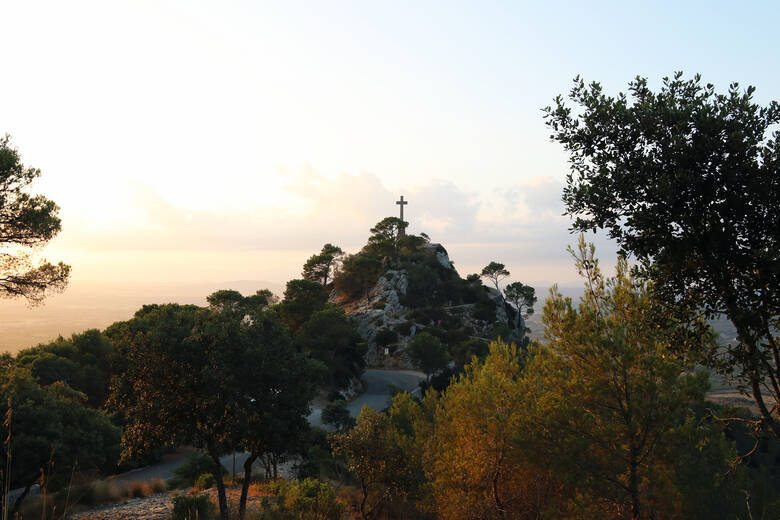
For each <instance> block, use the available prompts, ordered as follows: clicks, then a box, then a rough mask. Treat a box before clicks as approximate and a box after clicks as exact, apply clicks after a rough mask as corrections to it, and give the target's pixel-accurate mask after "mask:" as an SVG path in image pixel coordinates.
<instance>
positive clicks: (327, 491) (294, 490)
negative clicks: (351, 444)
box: [263, 478, 345, 520]
mask: <svg viewBox="0 0 780 520" xmlns="http://www.w3.org/2000/svg"><path fill="white" fill-rule="evenodd" d="M275 487H276V489H275V490H274V491H275V492H276V495H277V497H278V499H279V500H278V502H277V504H276V505H273V506H271V505H269V506H268V507H267V508H266V511H265V514H264V515H263V518H269V519H274V520H315V519H316V520H339V519H340V518H341V516H342V515H343V514H344V509H345V508H344V504H342V503H341V502H340V501H339V499H338V497H337V496H336V492H335V490H334V489H333V488H332V487H331V486H330V485H329V484H328V483H327V482H322V481H320V480H317V479H313V478H307V479H305V480H296V481H293V482H287V481H284V480H280V481H277V484H276V486H275ZM269 504H270V502H269Z"/></svg>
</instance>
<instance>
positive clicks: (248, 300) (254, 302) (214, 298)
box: [206, 289, 279, 315]
mask: <svg viewBox="0 0 780 520" xmlns="http://www.w3.org/2000/svg"><path fill="white" fill-rule="evenodd" d="M206 301H207V302H208V304H209V307H210V308H211V309H213V310H215V311H229V312H234V313H236V314H243V315H252V314H255V313H258V312H262V311H263V310H265V309H267V308H268V307H270V306H271V305H273V304H275V303H278V301H279V298H278V297H277V296H274V294H273V293H272V292H271V291H269V290H268V289H260V290H258V291H257V292H256V293H255V294H253V295H251V296H243V295H242V294H241V293H240V292H238V291H235V290H233V289H220V290H219V291H215V292H213V293H212V294H210V295H208V296H207V297H206Z"/></svg>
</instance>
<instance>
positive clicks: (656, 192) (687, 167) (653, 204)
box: [545, 73, 780, 437]
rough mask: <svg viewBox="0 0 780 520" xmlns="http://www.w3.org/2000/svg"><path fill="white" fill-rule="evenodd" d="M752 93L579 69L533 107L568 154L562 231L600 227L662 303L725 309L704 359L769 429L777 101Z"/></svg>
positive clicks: (778, 188) (774, 365)
mask: <svg viewBox="0 0 780 520" xmlns="http://www.w3.org/2000/svg"><path fill="white" fill-rule="evenodd" d="M754 92H755V89H754V88H753V87H748V88H747V89H745V90H740V88H739V85H738V84H737V83H733V84H732V85H730V86H729V89H728V92H726V93H723V94H721V93H716V91H715V87H714V86H713V85H711V84H706V85H705V84H702V83H701V79H700V77H699V76H698V75H696V76H694V77H693V78H692V79H684V78H683V75H682V73H676V74H675V75H674V77H672V78H664V80H663V84H662V86H661V88H660V89H659V90H658V91H655V92H654V91H653V90H651V88H650V87H649V86H648V84H647V80H646V79H644V78H640V77H637V78H636V79H635V80H634V81H632V82H630V83H629V85H628V93H627V94H626V93H619V94H618V95H617V96H616V97H611V96H608V95H606V94H605V93H604V92H603V89H602V87H601V85H600V84H598V83H591V84H589V85H586V84H585V82H584V81H583V80H581V79H580V78H577V79H575V81H574V87H573V88H572V90H571V92H570V94H569V99H570V100H571V102H572V104H573V105H574V109H573V108H572V107H571V106H568V105H567V104H566V103H565V102H564V99H563V98H562V97H561V96H558V97H557V98H556V99H555V104H554V106H552V107H547V108H546V109H545V112H546V114H545V118H546V120H547V124H548V126H549V128H550V129H551V130H552V136H551V137H552V139H554V140H556V141H558V142H559V143H561V144H563V146H564V148H565V149H566V150H567V151H568V152H569V156H570V164H571V173H569V175H568V178H567V186H566V188H565V189H564V194H563V200H564V202H565V204H566V212H567V213H568V214H569V215H572V216H574V217H576V220H575V221H574V225H573V231H590V230H596V229H606V230H608V231H609V236H610V237H611V238H613V239H615V240H616V241H617V242H618V244H620V246H621V248H622V250H623V251H624V252H627V253H631V254H633V255H634V256H635V257H636V258H637V259H638V260H639V262H640V264H641V270H642V273H643V274H644V275H645V276H646V277H647V278H649V279H652V280H653V281H655V289H656V291H657V292H658V294H659V296H660V297H661V298H662V299H663V300H665V301H666V302H667V303H668V304H669V305H674V306H677V307H679V308H686V307H687V308H703V309H704V311H705V313H706V315H707V316H708V317H710V318H712V317H717V316H720V315H724V314H725V315H726V316H728V318H729V319H730V320H731V322H732V323H733V324H734V326H735V327H736V330H737V334H738V337H737V341H736V344H734V345H731V346H729V348H728V349H725V350H713V351H711V353H712V356H710V358H709V360H708V361H709V362H710V365H711V366H714V367H715V368H717V369H718V370H719V371H721V372H723V373H725V374H727V375H729V376H730V377H733V378H734V379H735V380H736V381H737V382H738V383H739V384H740V385H741V386H743V387H744V388H745V389H746V392H747V393H748V394H749V395H751V396H752V398H753V400H754V401H755V403H756V406H757V407H758V410H759V411H760V413H761V418H762V423H763V425H764V426H765V427H767V428H769V429H770V430H771V431H773V432H774V434H775V435H776V436H779V437H780V415H779V414H780V340H778V337H777V330H778V328H780V327H778V325H780V323H779V322H778V320H779V319H780V318H779V317H780V133H778V132H777V131H776V130H775V131H774V133H771V132H772V130H773V127H775V125H777V124H778V123H779V122H780V104H778V103H777V102H771V103H769V104H768V105H766V106H760V105H758V104H757V103H755V102H754V101H753V94H754ZM694 325H697V326H700V325H701V324H700V323H697V324H694Z"/></svg>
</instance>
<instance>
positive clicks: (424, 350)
mask: <svg viewBox="0 0 780 520" xmlns="http://www.w3.org/2000/svg"><path fill="white" fill-rule="evenodd" d="M406 351H407V353H408V354H409V358H410V359H411V360H412V363H414V365H415V366H416V367H417V368H419V369H420V370H422V371H423V372H424V373H425V376H426V377H427V380H428V382H430V380H431V375H433V374H435V373H436V372H438V371H439V370H441V369H443V368H444V367H446V366H447V363H448V362H449V361H450V356H449V353H448V352H447V347H446V346H445V345H444V344H443V343H442V342H441V341H439V338H437V337H436V336H433V335H431V334H429V333H428V332H421V333H419V334H416V335H415V336H414V338H412V341H410V342H409V345H408V346H407V347H406Z"/></svg>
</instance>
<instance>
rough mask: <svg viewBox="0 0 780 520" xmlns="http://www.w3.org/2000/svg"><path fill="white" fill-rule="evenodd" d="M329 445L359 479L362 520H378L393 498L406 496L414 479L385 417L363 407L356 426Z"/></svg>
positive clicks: (338, 435)
mask: <svg viewBox="0 0 780 520" xmlns="http://www.w3.org/2000/svg"><path fill="white" fill-rule="evenodd" d="M331 442H332V444H333V449H334V452H336V453H337V454H340V455H344V456H346V457H347V460H348V461H349V468H350V470H352V471H354V472H355V474H356V475H357V477H358V482H359V485H360V490H361V494H362V499H361V502H360V515H361V517H362V518H363V519H364V520H370V519H371V518H377V517H378V516H379V515H380V514H381V512H382V510H383V509H384V508H386V507H387V505H388V504H389V503H390V502H391V501H392V500H393V499H394V498H396V497H399V496H403V495H404V494H405V492H406V489H407V487H408V482H409V481H410V480H411V478H413V477H411V476H410V475H409V465H408V464H407V461H406V457H405V454H404V451H403V448H402V446H401V445H400V443H399V439H398V437H397V434H396V432H395V431H394V429H393V428H392V427H391V424H390V420H389V419H388V417H387V416H386V415H384V414H380V413H378V412H376V411H375V410H374V409H373V408H370V407H369V406H364V407H363V410H362V411H361V412H360V415H359V416H358V419H357V426H355V427H354V428H353V429H351V430H350V431H348V432H346V433H342V434H337V435H334V436H333V437H331Z"/></svg>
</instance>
